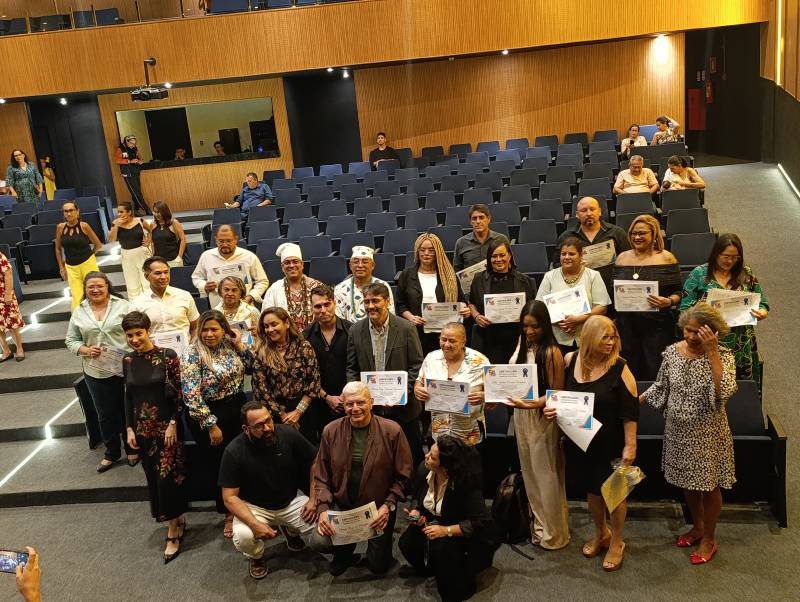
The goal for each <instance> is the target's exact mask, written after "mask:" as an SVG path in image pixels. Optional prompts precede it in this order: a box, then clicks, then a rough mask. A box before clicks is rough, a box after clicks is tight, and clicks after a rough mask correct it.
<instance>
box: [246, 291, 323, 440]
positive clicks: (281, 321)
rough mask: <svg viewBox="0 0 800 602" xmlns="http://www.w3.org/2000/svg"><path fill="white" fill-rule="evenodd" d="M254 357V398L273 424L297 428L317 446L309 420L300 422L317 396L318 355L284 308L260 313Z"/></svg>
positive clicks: (271, 308)
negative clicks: (262, 404)
mask: <svg viewBox="0 0 800 602" xmlns="http://www.w3.org/2000/svg"><path fill="white" fill-rule="evenodd" d="M253 355H254V356H255V357H254V358H253V397H254V398H255V399H256V400H258V401H261V402H264V403H265V404H267V405H268V406H269V408H270V410H271V411H272V415H273V418H274V420H275V422H282V423H284V424H288V425H290V426H293V427H294V428H296V429H300V432H301V433H302V434H303V435H305V436H306V437H307V438H308V439H309V440H310V441H312V442H314V443H317V442H316V441H315V437H314V436H313V435H312V433H315V432H317V430H318V429H316V428H315V427H314V425H311V424H310V423H309V420H308V419H306V420H302V421H301V418H302V417H303V414H304V413H305V411H306V410H307V409H308V407H309V405H310V404H311V402H312V400H314V399H315V398H317V397H319V387H320V384H319V368H318V366H317V356H316V354H315V353H314V348H313V347H312V346H311V343H309V342H308V341H306V340H305V339H304V338H303V336H302V335H301V334H300V333H299V332H298V331H297V329H296V328H295V326H294V322H293V321H292V319H291V317H290V316H289V313H288V312H287V311H286V310H285V309H282V308H280V307H268V308H267V309H265V310H264V311H263V312H262V313H261V319H260V320H259V323H258V336H257V338H256V341H255V346H254V350H253Z"/></svg>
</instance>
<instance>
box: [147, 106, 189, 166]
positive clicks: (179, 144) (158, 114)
mask: <svg viewBox="0 0 800 602" xmlns="http://www.w3.org/2000/svg"><path fill="white" fill-rule="evenodd" d="M144 119H145V121H146V122H147V133H148V135H149V136H150V152H152V153H153V159H154V160H156V161H172V159H174V158H175V149H176V148H183V149H185V150H186V157H187V158H189V157H191V156H192V141H191V139H190V138H189V122H188V121H187V120H186V108H185V107H180V108H178V109H158V110H155V111H145V112H144Z"/></svg>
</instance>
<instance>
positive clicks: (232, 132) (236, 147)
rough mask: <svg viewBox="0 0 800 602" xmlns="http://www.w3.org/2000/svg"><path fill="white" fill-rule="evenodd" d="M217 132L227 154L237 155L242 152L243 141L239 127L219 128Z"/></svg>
mask: <svg viewBox="0 0 800 602" xmlns="http://www.w3.org/2000/svg"><path fill="white" fill-rule="evenodd" d="M217 134H218V135H219V141H220V142H222V148H224V149H225V154H226V155H235V154H238V153H241V152H242V143H241V141H240V140H239V130H238V129H237V128H227V129H224V130H217Z"/></svg>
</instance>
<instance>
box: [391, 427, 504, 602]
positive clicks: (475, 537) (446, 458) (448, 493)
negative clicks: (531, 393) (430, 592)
mask: <svg viewBox="0 0 800 602" xmlns="http://www.w3.org/2000/svg"><path fill="white" fill-rule="evenodd" d="M479 463H480V457H478V454H477V453H476V451H475V450H474V449H472V448H470V447H468V446H467V445H465V444H464V442H463V441H461V440H460V439H458V438H455V437H451V436H448V435H443V436H442V437H440V438H439V440H438V441H437V442H436V443H434V444H433V445H432V446H431V449H430V451H429V452H428V454H427V455H426V456H425V462H424V463H423V464H420V466H419V467H418V468H417V470H416V472H415V474H414V483H413V485H414V487H413V491H414V494H413V497H412V499H411V502H410V504H409V507H410V510H405V509H404V511H405V512H406V514H407V515H408V520H409V521H410V523H411V524H410V525H409V526H408V528H407V529H406V530H405V533H403V535H401V536H400V541H399V542H398V547H399V548H400V551H401V552H402V553H403V556H405V558H406V560H407V561H408V563H409V564H410V565H411V567H410V568H411V569H412V571H405V570H404V569H407V568H409V567H401V569H400V576H401V577H404V576H406V574H408V573H414V574H417V575H423V576H427V575H434V576H435V577H436V589H437V590H438V592H439V596H441V598H442V600H467V599H469V598H471V597H472V596H473V595H474V594H475V591H476V589H477V584H476V582H475V581H476V577H477V575H478V573H480V572H481V571H483V570H485V569H488V568H489V567H490V566H492V559H493V558H494V553H495V551H496V550H497V548H498V547H500V539H499V537H498V532H497V527H496V525H495V523H494V521H493V520H492V517H491V515H490V514H489V513H488V512H487V510H486V504H485V503H484V500H483V492H482V490H481V478H480V474H476V473H475V471H474V470H473V468H472V467H474V466H476V465H479ZM404 573H406V574H404Z"/></svg>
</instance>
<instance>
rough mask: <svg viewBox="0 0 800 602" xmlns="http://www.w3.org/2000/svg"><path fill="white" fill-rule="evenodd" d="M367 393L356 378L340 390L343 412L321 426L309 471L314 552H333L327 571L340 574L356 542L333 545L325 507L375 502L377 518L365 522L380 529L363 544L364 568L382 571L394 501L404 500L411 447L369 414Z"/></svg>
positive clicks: (389, 424) (396, 429) (387, 559)
mask: <svg viewBox="0 0 800 602" xmlns="http://www.w3.org/2000/svg"><path fill="white" fill-rule="evenodd" d="M372 401H373V400H372V395H371V394H370V392H369V389H368V388H367V386H366V385H365V384H364V383H362V382H360V381H352V382H349V383H347V384H346V385H345V386H344V389H343V390H342V402H343V405H344V411H345V414H346V415H345V416H344V417H343V418H338V419H337V420H334V421H333V422H331V423H330V424H329V425H328V426H326V427H325V430H324V431H323V432H322V441H321V442H320V444H319V453H318V454H317V460H316V462H315V463H314V466H313V468H312V470H311V478H312V485H311V488H312V491H313V494H312V499H316V503H317V513H318V517H319V519H318V520H319V522H318V524H317V530H316V532H315V533H314V534H313V535H312V537H311V547H312V549H314V550H315V551H317V552H322V553H325V554H333V560H332V561H331V564H330V569H329V570H330V573H331V575H333V576H337V575H341V574H342V573H344V572H345V571H346V570H347V568H348V567H349V566H352V565H354V564H356V563H357V562H358V560H359V557H358V556H357V555H356V554H354V553H353V552H354V551H355V548H356V544H349V545H338V546H334V545H333V543H332V541H331V537H332V536H333V535H335V534H336V531H335V529H334V527H333V525H332V524H331V522H330V520H329V519H328V510H331V509H335V510H350V509H352V508H358V507H360V506H363V505H365V504H369V503H370V502H375V506H377V508H378V516H377V517H376V518H375V520H374V521H373V522H372V524H371V525H370V526H371V527H372V528H373V529H376V530H378V531H382V532H383V534H382V535H380V536H379V537H375V538H373V539H370V540H369V542H368V544H367V562H368V566H369V569H370V571H372V572H373V573H378V574H383V573H386V571H388V570H389V568H391V566H392V563H393V560H394V558H393V557H392V536H393V531H394V523H395V519H396V518H397V504H398V502H401V501H404V500H405V494H404V490H405V487H406V485H407V483H408V480H409V479H410V478H411V473H412V467H411V450H410V449H409V447H408V442H407V441H406V437H405V435H404V434H403V430H402V429H401V428H400V426H399V425H398V424H397V423H396V422H395V421H393V420H389V419H388V418H381V417H380V416H375V415H374V414H373V413H372Z"/></svg>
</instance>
